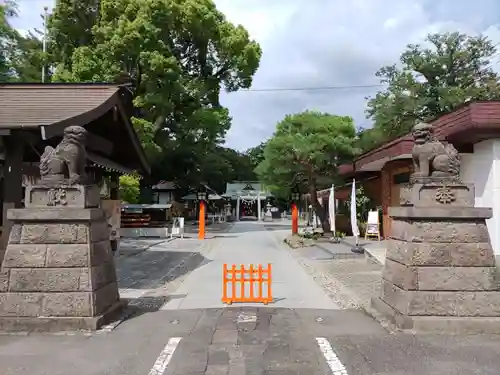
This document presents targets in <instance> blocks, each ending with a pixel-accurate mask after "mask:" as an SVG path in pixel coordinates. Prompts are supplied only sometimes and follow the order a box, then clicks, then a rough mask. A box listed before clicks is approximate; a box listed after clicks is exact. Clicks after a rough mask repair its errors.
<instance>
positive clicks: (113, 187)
mask: <svg viewBox="0 0 500 375" xmlns="http://www.w3.org/2000/svg"><path fill="white" fill-rule="evenodd" d="M119 191H120V175H119V174H118V173H113V174H112V175H111V178H110V187H109V199H112V200H117V199H120V198H119V197H118V195H119Z"/></svg>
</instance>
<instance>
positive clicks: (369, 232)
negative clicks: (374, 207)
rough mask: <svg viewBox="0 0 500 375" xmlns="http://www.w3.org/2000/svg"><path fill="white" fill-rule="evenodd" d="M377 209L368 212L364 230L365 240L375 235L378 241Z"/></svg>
mask: <svg viewBox="0 0 500 375" xmlns="http://www.w3.org/2000/svg"><path fill="white" fill-rule="evenodd" d="M378 217H379V216H378V211H370V212H368V220H367V223H366V230H365V240H366V239H368V237H377V238H378V240H379V241H380V223H379V220H378Z"/></svg>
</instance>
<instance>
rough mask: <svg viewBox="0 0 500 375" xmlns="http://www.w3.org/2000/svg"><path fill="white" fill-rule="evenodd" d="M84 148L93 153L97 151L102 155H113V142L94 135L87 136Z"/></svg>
mask: <svg viewBox="0 0 500 375" xmlns="http://www.w3.org/2000/svg"><path fill="white" fill-rule="evenodd" d="M85 147H86V148H88V149H90V150H94V151H99V152H100V153H102V154H104V155H111V154H112V153H113V147H114V145H113V142H111V141H108V140H107V139H105V138H103V137H100V136H98V135H95V134H93V133H88V134H87V144H86V146H85Z"/></svg>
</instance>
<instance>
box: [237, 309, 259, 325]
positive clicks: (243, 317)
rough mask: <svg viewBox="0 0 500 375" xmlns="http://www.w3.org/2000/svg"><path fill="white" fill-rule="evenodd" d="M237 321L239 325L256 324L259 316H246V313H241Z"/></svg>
mask: <svg viewBox="0 0 500 375" xmlns="http://www.w3.org/2000/svg"><path fill="white" fill-rule="evenodd" d="M236 321H237V322H238V323H255V322H256V321H257V315H255V314H246V313H244V312H241V313H239V314H238V317H237V318H236Z"/></svg>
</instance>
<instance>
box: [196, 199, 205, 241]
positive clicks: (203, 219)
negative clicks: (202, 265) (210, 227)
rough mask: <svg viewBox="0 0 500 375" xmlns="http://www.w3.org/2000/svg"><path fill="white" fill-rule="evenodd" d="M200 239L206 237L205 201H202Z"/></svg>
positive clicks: (199, 227)
mask: <svg viewBox="0 0 500 375" xmlns="http://www.w3.org/2000/svg"><path fill="white" fill-rule="evenodd" d="M198 221H199V226H198V239H199V240H203V239H204V238H205V202H204V201H200V217H199V219H198Z"/></svg>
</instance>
